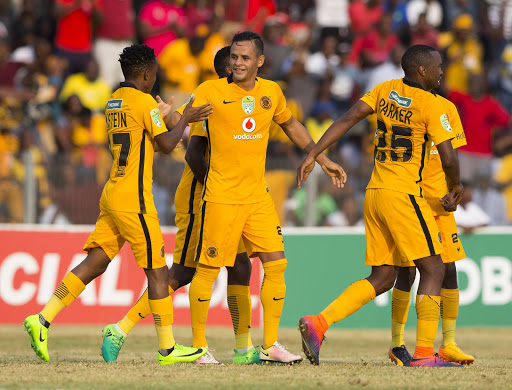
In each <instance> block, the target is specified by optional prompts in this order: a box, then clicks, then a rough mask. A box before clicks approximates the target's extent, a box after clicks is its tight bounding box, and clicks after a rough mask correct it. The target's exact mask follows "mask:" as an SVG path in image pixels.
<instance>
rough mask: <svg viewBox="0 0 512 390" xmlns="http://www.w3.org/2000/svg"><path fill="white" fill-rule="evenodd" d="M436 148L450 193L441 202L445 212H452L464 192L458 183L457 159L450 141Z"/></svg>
mask: <svg viewBox="0 0 512 390" xmlns="http://www.w3.org/2000/svg"><path fill="white" fill-rule="evenodd" d="M436 147H437V151H438V153H439V157H441V163H442V165H443V171H444V173H445V175H446V179H447V182H448V190H449V191H450V192H449V193H448V194H447V195H446V196H445V197H444V198H443V199H442V200H441V201H442V202H443V207H444V208H445V209H446V210H447V211H454V210H455V209H456V208H457V205H458V204H459V203H460V201H461V200H462V193H463V192H464V188H463V187H462V184H461V182H460V173H459V158H458V157H457V153H456V152H455V150H453V147H452V143H451V140H447V141H444V142H441V143H440V144H438V145H436Z"/></svg>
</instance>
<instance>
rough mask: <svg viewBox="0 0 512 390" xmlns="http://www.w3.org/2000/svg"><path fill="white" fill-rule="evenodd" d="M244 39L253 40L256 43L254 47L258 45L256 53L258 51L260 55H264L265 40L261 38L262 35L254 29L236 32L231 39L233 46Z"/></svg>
mask: <svg viewBox="0 0 512 390" xmlns="http://www.w3.org/2000/svg"><path fill="white" fill-rule="evenodd" d="M243 41H252V43H253V44H254V47H256V53H258V56H261V55H263V41H262V40H261V37H260V36H259V35H258V34H256V33H255V32H252V31H244V32H240V33H237V34H235V36H234V37H233V40H232V41H231V46H233V44H234V43H236V42H243Z"/></svg>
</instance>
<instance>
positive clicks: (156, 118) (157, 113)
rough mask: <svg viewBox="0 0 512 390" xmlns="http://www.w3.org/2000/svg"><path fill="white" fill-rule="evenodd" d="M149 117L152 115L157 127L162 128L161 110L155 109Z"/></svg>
mask: <svg viewBox="0 0 512 390" xmlns="http://www.w3.org/2000/svg"><path fill="white" fill-rule="evenodd" d="M149 115H151V119H152V120H153V123H154V124H155V125H157V126H158V127H162V121H161V120H160V110H159V109H158V108H153V109H152V110H151V112H150V113H149Z"/></svg>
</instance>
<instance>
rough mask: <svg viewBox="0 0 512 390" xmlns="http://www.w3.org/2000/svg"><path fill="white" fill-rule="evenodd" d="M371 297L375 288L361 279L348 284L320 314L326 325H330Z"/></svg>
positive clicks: (362, 304)
mask: <svg viewBox="0 0 512 390" xmlns="http://www.w3.org/2000/svg"><path fill="white" fill-rule="evenodd" d="M372 299H375V289H374V288H373V286H372V284H371V283H370V282H369V281H368V280H366V279H361V280H358V281H357V282H355V283H352V284H351V285H350V286H348V287H347V289H346V290H345V291H343V293H342V294H341V295H340V296H339V297H338V298H336V300H335V301H334V302H332V303H331V304H330V305H329V306H327V307H326V308H325V310H324V311H323V312H322V313H321V314H322V315H323V317H324V318H325V320H326V321H327V325H329V326H331V325H332V324H334V323H335V322H338V321H340V320H342V319H343V318H345V317H348V316H349V315H351V314H352V313H355V312H356V311H357V310H359V309H360V308H361V307H362V306H364V305H366V304H367V303H368V302H370V301H371V300H372Z"/></svg>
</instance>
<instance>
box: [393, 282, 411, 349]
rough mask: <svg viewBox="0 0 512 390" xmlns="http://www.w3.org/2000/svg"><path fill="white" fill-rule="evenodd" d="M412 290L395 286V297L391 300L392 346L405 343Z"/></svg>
mask: <svg viewBox="0 0 512 390" xmlns="http://www.w3.org/2000/svg"><path fill="white" fill-rule="evenodd" d="M410 302H411V292H410V291H402V290H398V289H397V288H396V287H395V288H393V299H392V301H391V348H396V347H400V346H401V345H405V342H404V328H405V323H406V322H407V314H408V313H409V304H410Z"/></svg>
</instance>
